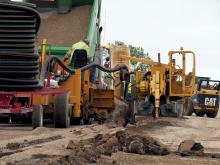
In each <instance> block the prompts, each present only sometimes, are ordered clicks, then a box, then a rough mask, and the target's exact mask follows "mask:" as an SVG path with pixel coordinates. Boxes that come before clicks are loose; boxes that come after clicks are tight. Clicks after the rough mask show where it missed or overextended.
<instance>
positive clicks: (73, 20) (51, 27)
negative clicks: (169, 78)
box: [38, 5, 91, 46]
mask: <svg viewBox="0 0 220 165" xmlns="http://www.w3.org/2000/svg"><path fill="white" fill-rule="evenodd" d="M90 15H91V6H89V5H85V6H78V7H75V8H72V10H71V11H70V12H69V13H67V14H58V13H57V11H56V10H54V11H50V12H46V13H41V26H40V30H39V32H38V43H39V44H40V43H42V40H43V39H44V38H46V39H47V43H48V44H49V45H55V46H71V45H73V44H74V43H76V42H78V41H80V40H82V39H85V38H86V37H87V30H88V26H89V20H90Z"/></svg>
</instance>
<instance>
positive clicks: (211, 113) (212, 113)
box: [206, 110, 218, 118]
mask: <svg viewBox="0 0 220 165" xmlns="http://www.w3.org/2000/svg"><path fill="white" fill-rule="evenodd" d="M217 115H218V110H215V111H213V110H211V111H206V116H207V117H209V118H216V116H217Z"/></svg>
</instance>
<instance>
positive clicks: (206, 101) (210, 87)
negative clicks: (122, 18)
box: [188, 77, 220, 118]
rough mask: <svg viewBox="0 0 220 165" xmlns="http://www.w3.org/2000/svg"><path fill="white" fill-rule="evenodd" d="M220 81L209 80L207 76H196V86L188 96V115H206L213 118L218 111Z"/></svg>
mask: <svg viewBox="0 0 220 165" xmlns="http://www.w3.org/2000/svg"><path fill="white" fill-rule="evenodd" d="M219 90H220V81H216V80H211V79H210V78H209V77H196V88H195V91H194V94H193V95H192V96H191V97H190V100H189V103H188V106H189V108H188V109H189V112H188V115H192V114H193V113H195V114H196V116H199V117H203V116H204V115H206V116H207V117H210V118H215V117H216V116H217V114H218V111H219V98H220V92H219Z"/></svg>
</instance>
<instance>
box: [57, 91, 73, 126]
mask: <svg viewBox="0 0 220 165" xmlns="http://www.w3.org/2000/svg"><path fill="white" fill-rule="evenodd" d="M69 110H70V109H69V94H68V93H65V94H57V95H56V96H55V103H54V125H55V128H68V127H69V125H70V112H69Z"/></svg>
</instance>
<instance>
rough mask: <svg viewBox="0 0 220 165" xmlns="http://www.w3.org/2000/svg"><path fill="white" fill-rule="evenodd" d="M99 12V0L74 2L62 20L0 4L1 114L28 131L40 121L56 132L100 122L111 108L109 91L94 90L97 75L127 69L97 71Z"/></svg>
mask: <svg viewBox="0 0 220 165" xmlns="http://www.w3.org/2000/svg"><path fill="white" fill-rule="evenodd" d="M38 2H39V1H38ZM81 2H82V3H81ZM83 2H85V3H83ZM100 9H101V1H99V0H90V1H88V0H86V1H77V3H74V1H73V3H71V7H70V9H69V10H68V12H67V13H66V14H61V15H59V14H58V13H57V10H56V8H51V9H48V8H47V9H45V8H39V6H37V5H34V4H30V3H18V2H9V1H6V2H0V22H1V25H0V58H1V64H2V65H1V67H0V114H6V115H8V116H9V117H11V118H12V119H14V118H15V119H17V118H21V119H22V120H23V118H24V117H29V119H30V120H31V119H32V126H33V128H36V127H40V126H42V125H43V119H44V118H48V119H51V120H52V121H53V122H54V125H55V127H61V128H66V127H68V126H69V125H70V123H71V121H73V122H76V123H80V122H82V121H83V122H84V123H89V121H90V119H91V118H92V119H97V120H103V119H104V118H105V114H106V112H108V111H109V110H112V109H113V108H114V104H113V100H114V98H113V90H105V89H98V88H97V84H98V83H100V81H99V80H100V74H97V71H98V70H99V71H100V70H101V71H103V72H108V73H112V72H122V74H123V73H125V71H124V70H128V68H127V66H125V65H123V64H122V65H119V66H116V67H114V68H108V69H107V68H105V67H103V66H102V65H101V60H100V59H101V47H100V31H101V30H100V27H99V21H100ZM48 10H49V11H48ZM75 15H76V16H75ZM80 16H81V17H82V18H83V20H82V21H80V20H81V19H80V18H79V17H80ZM41 42H42V44H41ZM37 44H38V45H40V46H39V48H37ZM67 53H68V56H66V55H67Z"/></svg>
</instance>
